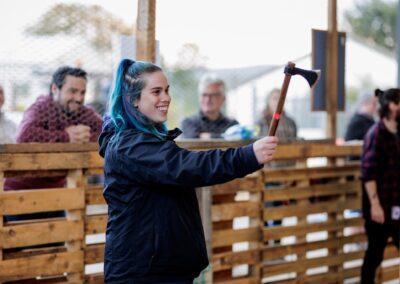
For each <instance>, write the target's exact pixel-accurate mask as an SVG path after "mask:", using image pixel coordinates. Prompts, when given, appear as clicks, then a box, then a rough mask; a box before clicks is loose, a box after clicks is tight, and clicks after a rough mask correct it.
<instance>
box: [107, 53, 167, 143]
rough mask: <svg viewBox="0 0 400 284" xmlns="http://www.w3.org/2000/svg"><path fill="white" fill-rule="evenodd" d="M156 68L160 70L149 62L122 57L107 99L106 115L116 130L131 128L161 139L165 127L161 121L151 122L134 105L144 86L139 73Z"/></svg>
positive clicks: (152, 71)
mask: <svg viewBox="0 0 400 284" xmlns="http://www.w3.org/2000/svg"><path fill="white" fill-rule="evenodd" d="M158 71H162V69H161V68H160V67H158V66H157V65H154V64H153V63H150V62H143V61H133V60H130V59H123V60H121V62H120V63H119V65H118V68H117V71H116V74H115V77H114V83H113V87H112V88H111V90H110V100H109V115H110V117H111V120H112V121H113V123H114V125H115V130H116V132H117V133H119V132H121V131H122V130H124V129H126V128H129V127H134V128H136V129H138V130H141V131H143V132H146V133H152V134H154V135H156V136H157V137H159V138H160V139H162V140H165V137H166V135H167V128H166V126H165V125H164V124H163V123H159V124H157V123H154V122H153V121H151V120H150V119H149V118H147V117H146V116H145V115H144V114H143V113H141V112H140V111H139V110H138V108H136V107H135V106H134V103H135V101H136V100H138V99H140V94H141V93H142V90H143V88H144V87H145V86H146V80H145V78H143V75H144V74H150V73H154V72H158Z"/></svg>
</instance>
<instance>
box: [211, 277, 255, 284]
mask: <svg viewBox="0 0 400 284" xmlns="http://www.w3.org/2000/svg"><path fill="white" fill-rule="evenodd" d="M213 283H216V284H217V283H218V284H259V283H260V279H259V278H257V277H246V278H244V277H238V278H236V279H235V278H230V279H224V280H219V281H213Z"/></svg>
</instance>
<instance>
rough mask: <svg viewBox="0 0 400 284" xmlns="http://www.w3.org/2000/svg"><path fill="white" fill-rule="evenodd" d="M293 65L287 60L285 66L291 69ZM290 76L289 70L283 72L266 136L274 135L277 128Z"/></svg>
mask: <svg viewBox="0 0 400 284" xmlns="http://www.w3.org/2000/svg"><path fill="white" fill-rule="evenodd" d="M295 66H296V64H294V63H293V62H288V64H287V66H286V67H287V68H288V69H293V68H294V67H295ZM285 70H286V69H285ZM291 78H292V75H291V74H290V72H285V78H284V80H283V84H282V88H281V93H280V95H279V101H278V105H277V106H276V110H275V112H274V114H273V115H272V120H271V125H270V126H269V131H268V136H275V133H276V129H277V128H278V124H279V119H280V118H281V114H282V110H283V106H284V104H285V99H286V93H287V90H288V88H289V83H290V79H291Z"/></svg>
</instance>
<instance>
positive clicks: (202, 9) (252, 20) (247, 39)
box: [0, 0, 355, 67]
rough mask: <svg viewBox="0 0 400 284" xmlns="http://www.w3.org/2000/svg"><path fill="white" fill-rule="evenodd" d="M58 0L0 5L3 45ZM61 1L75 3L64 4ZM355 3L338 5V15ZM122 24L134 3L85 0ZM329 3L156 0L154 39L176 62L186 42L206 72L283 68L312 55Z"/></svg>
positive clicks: (5, 0)
mask: <svg viewBox="0 0 400 284" xmlns="http://www.w3.org/2000/svg"><path fill="white" fill-rule="evenodd" d="M59 2H60V1H57V0H40V1H31V0H2V1H0V25H1V27H2V28H1V38H2V45H3V44H6V45H9V46H12V44H13V42H14V41H15V40H17V38H18V35H21V30H23V27H24V26H26V25H28V24H32V23H33V22H36V20H37V18H38V16H40V15H42V14H43V13H44V12H45V11H46V10H47V9H48V8H49V7H51V6H52V5H54V4H56V3H59ZM62 2H64V3H65V2H68V3H72V2H77V1H72V0H64V1H62ZM354 2H355V0H339V1H338V22H339V23H340V22H341V20H342V11H343V10H345V9H348V8H351V7H352V6H353V3H354ZM80 3H85V4H98V5H101V6H103V7H104V8H105V9H107V10H108V11H110V12H112V13H113V14H115V15H116V16H119V17H121V18H123V19H124V21H125V22H126V23H133V22H135V21H136V12H137V1H136V0H112V1H110V0H85V1H80ZM327 5H328V0H303V1H299V0H158V1H157V22H156V37H157V39H158V40H160V48H161V54H162V55H163V56H164V58H165V59H166V61H167V62H169V63H174V62H175V61H176V60H177V54H178V52H179V50H180V48H181V47H182V45H183V44H185V43H194V44H196V45H198V46H199V48H200V53H201V55H203V56H205V57H206V58H207V61H206V63H207V65H208V66H209V67H241V66H249V65H260V64H284V63H286V62H287V61H288V60H293V59H296V58H298V57H301V56H303V55H305V54H307V53H309V52H311V29H313V28H314V29H326V28H327V21H328V7H327Z"/></svg>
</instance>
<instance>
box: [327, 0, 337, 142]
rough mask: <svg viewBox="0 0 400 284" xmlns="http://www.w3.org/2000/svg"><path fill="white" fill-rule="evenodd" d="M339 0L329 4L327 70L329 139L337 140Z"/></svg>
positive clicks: (331, 0)
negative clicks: (337, 9) (337, 11)
mask: <svg viewBox="0 0 400 284" xmlns="http://www.w3.org/2000/svg"><path fill="white" fill-rule="evenodd" d="M336 3H337V0H329V4H328V44H327V46H328V50H327V68H326V91H327V94H326V110H327V125H326V131H327V132H326V134H327V137H328V138H332V139H336V112H337V94H338V32H337V16H336V7H337V5H336Z"/></svg>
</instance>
